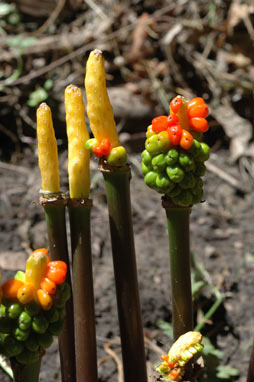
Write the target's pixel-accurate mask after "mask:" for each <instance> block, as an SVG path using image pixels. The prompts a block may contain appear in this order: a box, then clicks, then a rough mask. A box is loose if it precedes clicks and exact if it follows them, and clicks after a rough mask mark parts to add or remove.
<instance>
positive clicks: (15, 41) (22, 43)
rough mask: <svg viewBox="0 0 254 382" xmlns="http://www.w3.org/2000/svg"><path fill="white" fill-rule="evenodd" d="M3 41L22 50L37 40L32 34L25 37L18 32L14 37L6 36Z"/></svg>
mask: <svg viewBox="0 0 254 382" xmlns="http://www.w3.org/2000/svg"><path fill="white" fill-rule="evenodd" d="M5 41H6V43H7V45H8V46H9V47H10V48H19V49H21V50H22V49H24V48H28V47H29V46H32V45H34V44H35V43H36V42H37V38H36V37H32V36H30V37H25V36H23V35H22V34H19V35H17V36H14V37H8V38H6V40H5Z"/></svg>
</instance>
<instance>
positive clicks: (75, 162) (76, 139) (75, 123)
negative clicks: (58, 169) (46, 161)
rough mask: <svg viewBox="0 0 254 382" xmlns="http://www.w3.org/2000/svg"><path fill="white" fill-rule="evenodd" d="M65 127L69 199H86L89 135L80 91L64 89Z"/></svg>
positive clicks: (88, 183) (87, 190) (88, 178)
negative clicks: (87, 143) (87, 144)
mask: <svg viewBox="0 0 254 382" xmlns="http://www.w3.org/2000/svg"><path fill="white" fill-rule="evenodd" d="M65 110H66V127H67V135H68V173H69V185H70V197H71V198H78V199H81V198H88V196H89V191H90V174H89V162H90V153H89V151H88V150H87V149H86V148H85V144H86V141H87V140H88V139H89V133H88V131H87V128H86V122H85V107H84V103H83V98H82V92H81V89H79V88H77V87H76V86H74V85H69V86H68V87H67V88H66V89H65Z"/></svg>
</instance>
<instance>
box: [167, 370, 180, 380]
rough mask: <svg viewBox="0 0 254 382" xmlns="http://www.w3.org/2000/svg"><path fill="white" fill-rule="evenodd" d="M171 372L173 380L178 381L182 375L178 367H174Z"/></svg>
mask: <svg viewBox="0 0 254 382" xmlns="http://www.w3.org/2000/svg"><path fill="white" fill-rule="evenodd" d="M169 374H170V377H171V378H172V379H173V381H176V380H177V379H178V377H179V375H180V372H179V371H178V370H176V369H172V370H171V371H170V373H169Z"/></svg>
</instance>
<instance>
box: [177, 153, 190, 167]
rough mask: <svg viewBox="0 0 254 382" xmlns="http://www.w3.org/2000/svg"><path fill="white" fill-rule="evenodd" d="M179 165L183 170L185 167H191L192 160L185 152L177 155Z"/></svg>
mask: <svg viewBox="0 0 254 382" xmlns="http://www.w3.org/2000/svg"><path fill="white" fill-rule="evenodd" d="M179 163H180V165H181V166H183V167H184V168H185V167H189V166H192V164H193V158H192V157H191V155H190V154H188V153H187V152H182V153H180V155H179Z"/></svg>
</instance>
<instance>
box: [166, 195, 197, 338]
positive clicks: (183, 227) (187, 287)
mask: <svg viewBox="0 0 254 382" xmlns="http://www.w3.org/2000/svg"><path fill="white" fill-rule="evenodd" d="M162 206H163V207H164V208H165V210H166V215H167V223H168V236H169V248H170V251H169V252H170V273H171V294H172V315H173V333H174V339H175V340H177V338H178V337H179V336H180V335H182V334H184V333H186V332H188V331H190V330H193V308H192V294H191V272H190V237H189V217H190V213H191V207H176V206H174V205H172V203H170V202H169V201H167V200H166V199H163V200H162Z"/></svg>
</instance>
